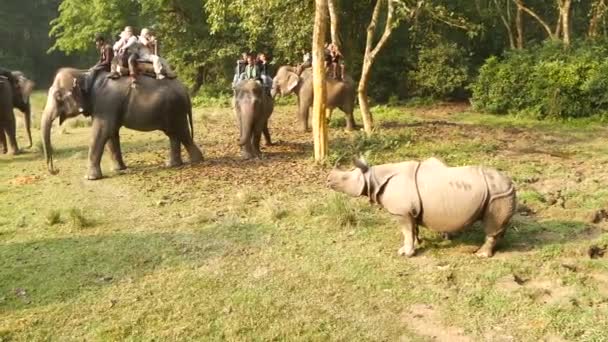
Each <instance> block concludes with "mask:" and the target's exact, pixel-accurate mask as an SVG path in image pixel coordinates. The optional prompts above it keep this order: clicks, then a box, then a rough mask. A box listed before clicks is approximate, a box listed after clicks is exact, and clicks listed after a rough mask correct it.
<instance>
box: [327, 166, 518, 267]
mask: <svg viewBox="0 0 608 342" xmlns="http://www.w3.org/2000/svg"><path fill="white" fill-rule="evenodd" d="M355 166H356V168H355V169H353V170H351V171H341V170H338V169H334V170H332V171H331V173H330V174H329V177H328V179H327V185H328V187H330V188H331V189H333V190H335V191H339V192H343V193H345V194H348V195H350V196H367V197H369V200H370V202H371V203H376V204H379V205H381V206H382V207H384V208H385V209H386V210H388V212H389V213H391V214H393V215H396V216H398V217H399V221H400V223H401V225H402V232H403V238H404V243H403V247H401V248H400V249H399V252H398V253H399V255H403V256H407V257H410V256H412V255H414V253H415V251H416V250H415V243H416V242H418V243H419V242H420V240H419V238H418V225H422V226H425V227H427V228H429V229H431V230H434V231H437V232H440V233H455V232H457V231H460V230H462V229H464V228H465V227H467V226H470V225H471V224H473V223H474V222H476V221H478V220H481V221H482V222H483V227H484V230H485V233H486V239H485V243H484V244H483V246H481V248H479V249H478V250H477V252H476V255H478V256H480V257H486V258H487V257H491V256H492V255H493V253H494V247H495V246H496V243H497V241H498V239H499V238H500V237H502V236H503V235H504V232H505V230H506V228H507V224H508V223H509V220H510V219H511V217H512V216H513V213H514V211H515V206H516V198H515V196H516V195H515V187H514V185H513V183H512V182H511V179H509V178H508V177H507V176H505V175H503V174H502V173H500V172H498V171H497V170H495V169H492V168H487V167H481V166H463V167H449V166H447V165H445V164H444V163H443V162H441V161H440V160H438V159H436V158H429V159H427V160H424V161H422V162H420V161H406V162H401V163H394V164H383V165H377V166H369V165H368V164H367V163H366V162H365V160H363V159H359V160H355Z"/></svg>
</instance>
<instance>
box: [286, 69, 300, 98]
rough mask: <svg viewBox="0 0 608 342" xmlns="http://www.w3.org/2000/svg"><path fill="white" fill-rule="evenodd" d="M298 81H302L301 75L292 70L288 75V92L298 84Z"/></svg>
mask: <svg viewBox="0 0 608 342" xmlns="http://www.w3.org/2000/svg"><path fill="white" fill-rule="evenodd" d="M298 83H300V77H299V76H298V75H296V74H295V73H293V72H290V73H289V76H288V77H287V92H288V93H289V92H292V91H293V90H294V88H295V87H297V86H298Z"/></svg>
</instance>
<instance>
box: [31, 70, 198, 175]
mask: <svg viewBox="0 0 608 342" xmlns="http://www.w3.org/2000/svg"><path fill="white" fill-rule="evenodd" d="M84 74H85V71H82V70H77V69H71V68H63V69H60V70H59V71H58V72H57V74H56V75H55V79H54V81H53V85H52V86H51V87H50V88H49V92H48V97H47V103H46V105H45V107H44V111H43V114H42V119H41V131H42V140H43V148H44V153H45V157H46V163H47V167H48V169H49V171H50V172H51V173H55V169H54V166H53V149H52V146H51V127H52V123H53V121H54V120H55V119H56V118H59V119H60V123H62V122H63V121H64V120H66V119H68V118H71V117H75V116H78V115H80V114H83V112H84V108H83V106H84V104H85V103H90V107H89V108H88V109H87V111H88V112H89V113H90V115H91V117H92V127H91V130H92V139H91V144H90V146H89V166H88V173H87V176H86V178H87V179H90V180H93V179H99V178H101V177H102V173H101V167H100V162H101V157H102V154H103V149H104V146H105V145H106V143H107V144H108V147H109V151H110V152H111V155H112V159H113V160H114V168H115V169H116V170H123V169H125V168H126V166H125V164H124V162H123V159H122V152H121V148H120V137H119V130H120V128H121V127H123V126H124V127H127V128H131V129H134V130H138V131H155V130H160V131H162V132H164V133H165V134H166V135H167V136H168V137H169V139H170V141H171V150H170V154H169V161H168V163H167V164H168V165H169V166H179V165H182V163H183V162H182V157H181V145H184V147H185V148H186V150H187V151H188V154H189V155H190V159H191V161H192V162H199V161H202V159H203V156H202V153H201V151H200V150H199V148H198V147H197V146H196V145H195V144H194V141H193V134H194V129H193V123H192V104H191V101H190V96H189V95H188V91H187V89H186V87H185V86H184V85H183V84H181V83H180V82H179V81H178V80H164V81H162V82H159V81H158V80H155V79H152V78H147V77H146V78H142V79H141V80H140V82H139V85H138V87H137V88H135V89H133V88H131V84H130V82H129V80H127V79H124V78H122V79H117V80H113V79H109V78H108V77H107V74H108V73H106V72H101V73H99V76H98V77H96V78H95V80H94V82H93V85H92V87H91V88H90V90H89V91H88V92H83V91H81V88H80V87H81V81H82V80H83V77H84ZM89 109H90V111H89Z"/></svg>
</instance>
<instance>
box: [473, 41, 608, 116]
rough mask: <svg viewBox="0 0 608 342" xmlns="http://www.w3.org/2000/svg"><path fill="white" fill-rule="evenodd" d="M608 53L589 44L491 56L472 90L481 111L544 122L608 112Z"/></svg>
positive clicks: (550, 47)
mask: <svg viewBox="0 0 608 342" xmlns="http://www.w3.org/2000/svg"><path fill="white" fill-rule="evenodd" d="M607 57H608V51H607V50H606V49H604V48H600V46H599V45H594V44H588V43H584V44H581V45H577V46H574V47H572V48H570V49H564V48H563V46H561V45H559V44H555V43H547V44H543V45H541V46H538V47H534V48H531V49H527V50H523V51H513V52H510V53H508V54H506V55H505V57H504V58H503V59H499V58H497V57H491V58H489V59H488V60H487V61H486V64H485V65H484V66H483V67H482V68H481V69H480V72H479V77H478V79H477V81H476V82H475V83H474V84H473V85H472V86H471V89H472V91H473V99H472V102H473V104H474V106H475V108H476V109H478V110H484V111H488V112H491V113H495V114H505V113H510V112H515V113H521V114H524V115H529V116H533V117H538V118H544V117H551V118H572V117H588V116H592V115H596V114H598V113H603V112H606V111H608V97H607V95H606V94H607V93H608V83H607V82H606V80H605V78H606V76H605V75H606V71H608V62H607V61H606V58H607Z"/></svg>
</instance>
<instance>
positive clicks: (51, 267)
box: [0, 219, 265, 315]
mask: <svg viewBox="0 0 608 342" xmlns="http://www.w3.org/2000/svg"><path fill="white" fill-rule="evenodd" d="M264 229H265V227H264V226H259V225H253V224H248V223H243V222H240V221H238V219H234V220H225V221H223V222H221V223H220V224H213V225H210V226H207V227H205V228H203V229H201V230H200V231H199V232H197V233H194V234H185V233H157V234H115V235H107V236H86V237H74V238H61V239H48V240H39V241H33V242H27V243H8V244H3V245H1V246H0V315H1V314H2V313H3V312H9V311H14V310H23V309H28V308H32V307H36V306H42V305H48V304H51V303H56V302H65V301H71V300H72V299H74V298H76V297H78V296H79V295H80V294H81V293H86V292H91V291H93V292H95V291H99V290H100V289H102V288H103V287H107V286H110V285H112V284H113V283H119V282H122V281H125V280H129V281H130V279H134V278H135V279H136V278H140V277H144V276H146V275H148V274H151V273H153V272H155V271H158V270H162V269H167V268H171V267H176V266H179V265H183V264H195V265H196V264H203V263H204V262H205V260H207V259H209V258H212V257H215V256H220V255H230V254H237V255H241V254H245V253H246V252H247V250H250V249H255V248H257V247H261V246H262V243H261V242H260V238H261V236H262V235H263V234H264Z"/></svg>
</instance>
